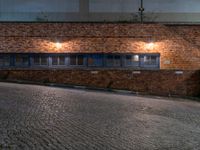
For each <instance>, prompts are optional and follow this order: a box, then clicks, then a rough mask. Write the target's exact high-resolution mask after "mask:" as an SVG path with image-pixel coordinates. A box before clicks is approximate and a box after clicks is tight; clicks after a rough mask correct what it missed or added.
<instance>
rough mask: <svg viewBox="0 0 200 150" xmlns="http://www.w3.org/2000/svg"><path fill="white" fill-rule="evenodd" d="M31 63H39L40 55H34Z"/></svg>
mask: <svg viewBox="0 0 200 150" xmlns="http://www.w3.org/2000/svg"><path fill="white" fill-rule="evenodd" d="M33 64H34V65H40V57H38V56H35V57H34V58H33Z"/></svg>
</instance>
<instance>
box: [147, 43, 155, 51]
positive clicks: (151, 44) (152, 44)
mask: <svg viewBox="0 0 200 150" xmlns="http://www.w3.org/2000/svg"><path fill="white" fill-rule="evenodd" d="M154 46H155V44H154V43H153V42H151V43H148V44H147V45H146V48H147V49H153V48H154Z"/></svg>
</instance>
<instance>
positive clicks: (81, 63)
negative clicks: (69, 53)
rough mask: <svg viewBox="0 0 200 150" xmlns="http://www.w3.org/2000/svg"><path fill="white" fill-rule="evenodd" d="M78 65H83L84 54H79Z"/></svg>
mask: <svg viewBox="0 0 200 150" xmlns="http://www.w3.org/2000/svg"><path fill="white" fill-rule="evenodd" d="M78 65H83V55H79V56H78Z"/></svg>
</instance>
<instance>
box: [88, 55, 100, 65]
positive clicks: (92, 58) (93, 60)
mask: <svg viewBox="0 0 200 150" xmlns="http://www.w3.org/2000/svg"><path fill="white" fill-rule="evenodd" d="M88 66H90V67H100V66H103V55H102V54H90V55H88Z"/></svg>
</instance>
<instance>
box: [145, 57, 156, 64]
mask: <svg viewBox="0 0 200 150" xmlns="http://www.w3.org/2000/svg"><path fill="white" fill-rule="evenodd" d="M156 60H157V56H144V64H145V65H156V64H157V63H156V62H157V61H156Z"/></svg>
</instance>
